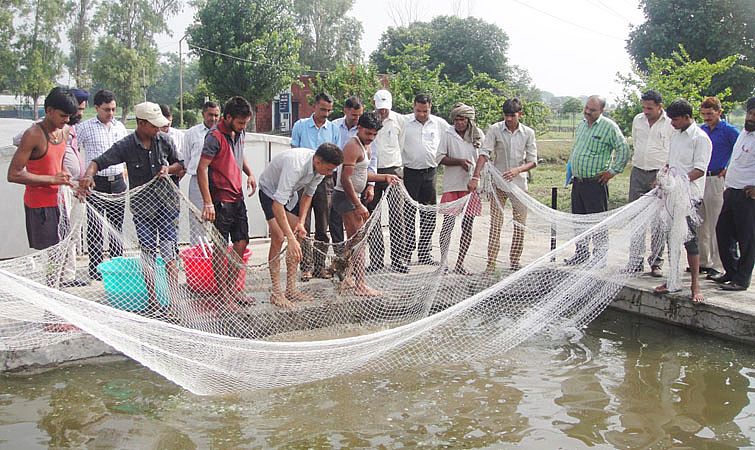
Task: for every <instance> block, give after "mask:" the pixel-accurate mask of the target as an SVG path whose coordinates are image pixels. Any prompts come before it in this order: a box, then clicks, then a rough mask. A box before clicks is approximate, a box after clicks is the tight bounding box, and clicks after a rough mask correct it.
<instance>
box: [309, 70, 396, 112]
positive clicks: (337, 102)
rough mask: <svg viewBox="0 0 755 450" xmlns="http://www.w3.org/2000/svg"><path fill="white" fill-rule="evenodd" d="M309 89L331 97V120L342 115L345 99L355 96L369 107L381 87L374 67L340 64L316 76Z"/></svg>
mask: <svg viewBox="0 0 755 450" xmlns="http://www.w3.org/2000/svg"><path fill="white" fill-rule="evenodd" d="M310 88H311V91H312V92H314V93H318V92H327V93H329V94H330V95H332V96H333V100H334V101H333V103H334V104H333V114H332V115H331V118H333V119H335V118H338V117H341V116H342V115H343V102H344V100H346V98H347V97H350V96H352V95H356V96H358V97H359V98H361V99H362V102H364V103H365V105H369V104H370V103H371V102H372V96H373V95H374V94H375V92H377V91H378V90H379V89H382V88H383V86H382V84H381V83H380V76H379V75H378V73H377V70H376V69H375V66H372V65H369V66H366V65H364V64H361V63H356V64H345V63H340V64H338V65H337V66H336V68H335V69H333V70H332V71H330V72H328V73H325V74H317V75H316V76H315V78H314V79H313V80H312V83H311V84H310ZM368 108H369V107H368Z"/></svg>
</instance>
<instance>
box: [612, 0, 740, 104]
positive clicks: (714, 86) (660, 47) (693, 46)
mask: <svg viewBox="0 0 755 450" xmlns="http://www.w3.org/2000/svg"><path fill="white" fill-rule="evenodd" d="M641 4H642V8H643V10H644V14H645V19H646V20H645V23H642V24H640V25H638V26H636V27H634V28H633V29H632V31H631V33H630V34H629V39H628V40H627V51H628V52H629V54H630V55H631V56H632V59H633V60H634V62H635V63H636V64H637V66H639V68H640V70H641V71H646V70H648V69H649V66H648V62H647V61H648V58H650V56H651V55H653V54H655V55H656V56H658V57H660V58H671V57H672V55H673V53H674V52H676V51H677V50H678V48H679V45H680V44H681V45H683V46H684V48H686V49H687V50H688V51H689V56H690V57H691V59H693V60H703V59H707V60H709V61H718V60H722V59H724V58H726V57H727V56H730V55H738V56H737V61H736V63H735V64H734V65H733V66H732V67H731V68H730V69H728V70H727V71H726V72H724V73H721V74H718V75H717V76H716V77H715V78H714V79H713V82H712V83H711V84H710V90H709V91H707V92H706V93H708V94H712V93H713V92H720V91H722V90H723V89H724V88H726V87H731V89H732V99H733V100H735V101H743V100H745V99H746V98H747V97H749V96H750V95H752V93H753V88H755V8H754V7H753V3H752V0H699V1H694V2H684V3H674V2H668V1H665V0H642V2H641Z"/></svg>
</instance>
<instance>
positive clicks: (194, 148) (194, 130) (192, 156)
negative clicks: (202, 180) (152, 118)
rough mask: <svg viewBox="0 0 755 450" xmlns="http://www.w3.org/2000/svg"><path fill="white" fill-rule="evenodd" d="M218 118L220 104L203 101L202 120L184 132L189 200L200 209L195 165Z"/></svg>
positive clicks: (200, 201)
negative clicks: (206, 137) (205, 139)
mask: <svg viewBox="0 0 755 450" xmlns="http://www.w3.org/2000/svg"><path fill="white" fill-rule="evenodd" d="M218 120H220V106H218V104H217V103H215V102H210V101H208V102H205V104H204V105H202V122H201V123H198V124H196V125H194V126H193V127H191V128H189V129H188V130H186V134H184V143H183V157H184V164H185V165H186V174H187V175H189V176H190V177H191V178H190V179H189V200H191V203H193V204H194V206H196V207H197V209H198V210H200V211H202V208H204V203H203V201H202V194H201V193H200V192H199V184H198V183H197V166H198V165H199V159H200V158H201V157H202V147H204V138H205V136H207V133H209V132H210V130H211V129H212V127H214V126H215V125H217V124H218ZM192 222H193V221H192ZM197 231H198V230H197ZM191 234H192V236H195V234H194V230H192V233H191Z"/></svg>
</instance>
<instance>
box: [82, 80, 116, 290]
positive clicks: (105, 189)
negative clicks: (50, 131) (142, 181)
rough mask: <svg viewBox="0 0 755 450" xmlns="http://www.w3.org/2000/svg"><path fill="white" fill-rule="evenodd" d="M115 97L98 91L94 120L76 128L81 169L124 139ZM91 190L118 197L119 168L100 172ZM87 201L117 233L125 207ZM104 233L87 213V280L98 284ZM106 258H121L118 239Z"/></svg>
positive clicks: (94, 199) (95, 200) (91, 213)
mask: <svg viewBox="0 0 755 450" xmlns="http://www.w3.org/2000/svg"><path fill="white" fill-rule="evenodd" d="M116 107H117V105H116V102H115V94H113V93H112V92H111V91H108V90H105V89H102V90H99V91H97V93H95V94H94V109H95V110H96V111H97V116H96V117H92V118H91V119H89V120H85V121H84V122H81V123H79V124H77V125H76V136H77V139H78V142H79V147H81V148H83V149H84V154H85V159H84V166H89V164H90V163H91V162H92V160H93V159H94V158H96V157H98V156H100V155H102V154H103V153H105V152H106V151H107V150H108V149H110V147H112V146H113V144H115V143H116V142H118V141H120V140H121V139H123V138H125V137H126V135H127V134H128V132H127V131H126V127H125V126H123V124H122V123H120V122H119V121H118V120H116V119H115V110H116ZM94 190H95V191H97V192H102V193H105V194H120V193H122V192H125V191H126V180H124V178H123V164H116V165H113V166H110V167H108V168H107V169H104V170H100V171H99V172H97V175H95V176H94ZM87 201H88V202H89V204H90V205H91V206H92V208H94V209H95V210H96V211H97V212H98V213H99V214H100V215H102V216H104V217H105V219H106V220H107V221H108V222H109V224H110V226H112V227H113V228H115V229H116V230H118V231H121V228H122V227H123V214H124V212H125V207H126V205H125V204H123V203H119V204H116V203H109V204H106V203H102V202H101V201H98V200H97V199H96V198H95V197H91V196H90V197H88V198H87ZM103 233H104V230H103V226H102V222H101V220H100V218H99V217H98V216H97V215H96V214H94V212H93V211H91V210H90V209H87V248H88V249H89V278H90V279H93V280H101V279H102V276H101V275H100V273H99V272H97V266H98V265H100V263H101V262H102V242H103V240H104V235H103ZM109 245H110V248H109V250H108V254H109V255H110V257H111V258H115V257H117V256H121V255H122V254H123V246H122V244H121V241H120V239H116V238H113V239H109Z"/></svg>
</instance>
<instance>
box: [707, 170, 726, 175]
mask: <svg viewBox="0 0 755 450" xmlns="http://www.w3.org/2000/svg"><path fill="white" fill-rule="evenodd" d="M724 170H726V169H716V170H709V171H707V172H705V175H707V176H709V177H715V176H717V175H718V174H720V173H721V172H723V171H724Z"/></svg>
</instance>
